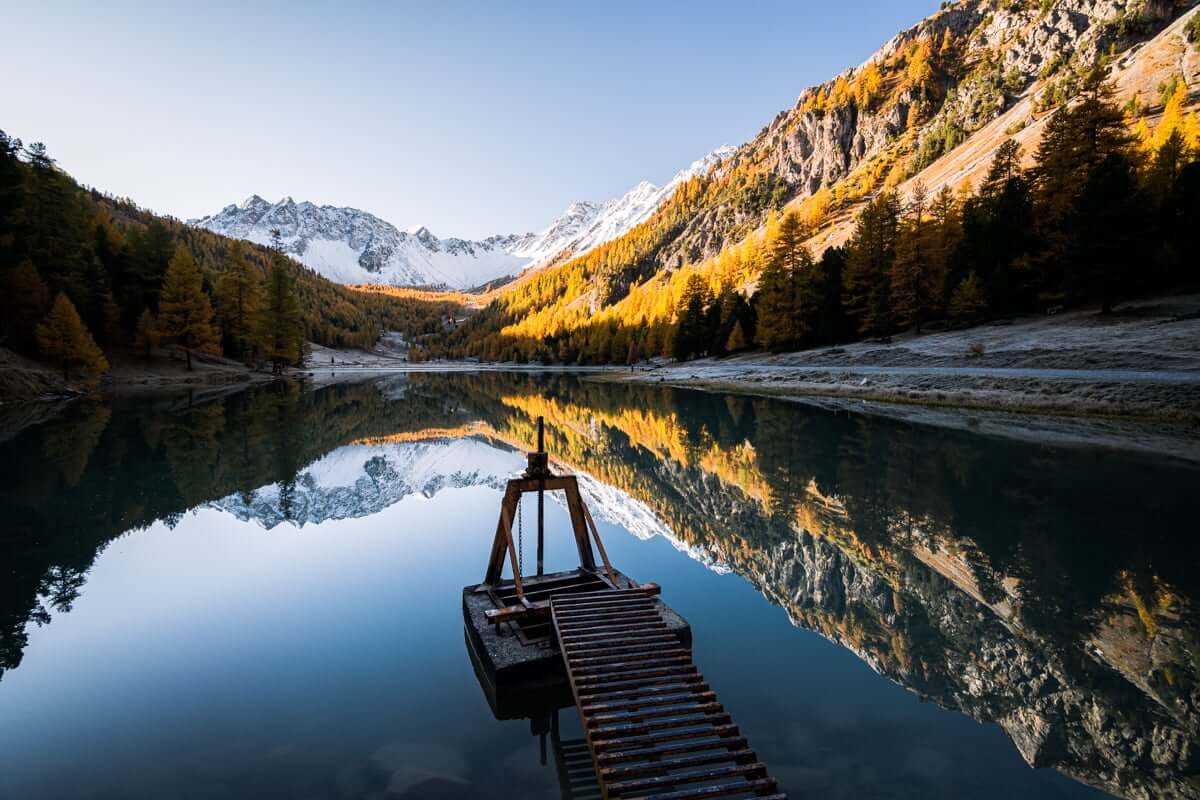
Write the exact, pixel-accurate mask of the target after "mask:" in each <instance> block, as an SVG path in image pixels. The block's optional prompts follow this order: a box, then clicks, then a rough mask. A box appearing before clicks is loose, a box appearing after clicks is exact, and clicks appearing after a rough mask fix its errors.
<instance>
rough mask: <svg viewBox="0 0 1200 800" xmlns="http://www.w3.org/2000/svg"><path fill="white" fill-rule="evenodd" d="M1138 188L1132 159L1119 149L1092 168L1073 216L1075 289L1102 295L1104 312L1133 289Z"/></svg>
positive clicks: (1078, 293)
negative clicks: (1131, 280) (1119, 151)
mask: <svg viewBox="0 0 1200 800" xmlns="http://www.w3.org/2000/svg"><path fill="white" fill-rule="evenodd" d="M1138 194H1139V193H1138V185H1137V177H1136V174H1135V171H1134V167H1133V164H1132V162H1131V161H1130V160H1129V159H1128V158H1126V157H1125V156H1123V155H1121V154H1118V153H1114V154H1112V155H1110V156H1109V157H1108V158H1106V159H1105V160H1104V161H1102V162H1100V163H1099V164H1097V165H1096V166H1095V167H1093V168H1092V169H1091V171H1090V172H1089V173H1088V181H1087V183H1086V184H1085V185H1084V188H1083V191H1082V192H1081V193H1080V196H1079V198H1078V199H1077V201H1076V203H1075V207H1074V209H1073V213H1072V216H1071V218H1070V227H1071V230H1072V236H1071V238H1070V246H1069V249H1068V251H1067V258H1068V261H1069V263H1070V264H1071V266H1072V278H1073V284H1074V285H1073V287H1072V289H1073V294H1074V296H1075V297H1078V298H1081V299H1085V298H1095V299H1097V300H1099V301H1100V310H1101V313H1104V314H1108V313H1111V311H1112V307H1113V304H1114V303H1115V302H1116V301H1117V300H1118V299H1119V297H1120V296H1121V295H1122V294H1124V293H1125V292H1127V291H1128V278H1129V277H1130V276H1132V275H1133V274H1134V272H1133V270H1135V269H1137V266H1136V265H1137V258H1138V248H1137V247H1136V242H1135V239H1134V232H1135V231H1137V230H1139V228H1140V227H1141V225H1140V224H1139V218H1140V216H1141V213H1140V204H1141V199H1140V197H1139V196H1138Z"/></svg>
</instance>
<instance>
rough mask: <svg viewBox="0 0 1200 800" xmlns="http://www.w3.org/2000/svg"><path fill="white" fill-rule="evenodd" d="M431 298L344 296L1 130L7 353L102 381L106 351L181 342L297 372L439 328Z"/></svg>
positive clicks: (341, 289)
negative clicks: (326, 351)
mask: <svg viewBox="0 0 1200 800" xmlns="http://www.w3.org/2000/svg"><path fill="white" fill-rule="evenodd" d="M457 309H458V304H457V303H456V302H454V301H453V300H451V299H444V300H436V301H432V300H430V299H429V298H425V299H418V298H417V297H415V296H414V297H408V296H402V295H398V294H383V293H375V292H361V291H357V290H355V289H352V288H349V287H345V286H340V285H338V284H335V283H332V282H330V281H328V280H326V279H325V278H322V277H320V276H319V275H316V274H315V273H313V272H312V271H311V270H309V269H307V268H305V267H303V266H302V265H300V264H298V263H297V262H295V261H293V260H291V259H289V258H287V257H285V256H283V255H282V254H280V253H279V252H277V251H274V250H272V249H271V248H268V247H262V246H258V245H254V244H249V243H244V242H240V241H235V240H232V239H229V238H226V237H224V236H220V235H217V234H214V233H211V232H209V231H205V230H201V229H198V228H194V227H192V226H189V225H185V224H184V223H182V222H180V221H179V220H176V219H172V218H169V217H160V216H157V215H155V214H153V213H151V212H149V211H146V210H145V209H142V208H139V207H138V206H137V205H135V204H134V203H133V202H131V201H129V200H127V199H120V198H115V197H112V196H109V195H105V194H102V193H100V192H99V191H96V190H93V189H85V188H84V187H81V186H80V185H79V184H77V183H76V182H75V181H74V180H72V178H71V177H70V176H69V175H67V174H66V173H64V172H63V171H62V170H61V169H59V168H58V167H57V166H56V164H55V162H54V159H53V158H51V156H50V155H49V154H48V153H47V152H46V149H45V147H44V146H43V145H41V144H39V143H34V144H30V145H29V146H25V145H23V144H22V142H21V141H20V140H19V139H15V138H12V137H10V136H9V135H7V134H5V133H4V132H2V131H0V345H3V346H6V347H10V348H12V349H14V350H16V351H18V352H22V353H26V354H29V355H34V356H42V357H45V358H48V359H50V360H52V361H53V363H54V364H55V365H56V366H57V365H58V364H59V363H61V364H62V366H63V367H64V371H69V370H73V369H74V370H78V371H79V372H80V373H83V374H93V375H94V374H96V373H97V372H101V371H103V369H104V368H106V366H107V364H106V359H105V358H104V355H103V354H102V351H103V353H108V354H110V355H111V354H112V353H113V352H121V353H128V352H133V353H141V354H143V355H144V354H147V353H149V352H151V351H152V350H153V349H154V348H155V347H156V346H158V345H178V346H179V347H181V348H183V349H185V350H186V351H187V352H188V354H189V358H190V354H191V353H192V352H193V351H195V352H207V353H215V354H224V355H226V356H229V357H233V358H238V359H240V360H243V361H245V362H247V363H258V362H264V361H271V362H274V363H275V364H276V366H277V367H279V368H282V367H283V366H284V365H286V364H289V363H295V362H296V361H297V359H298V358H299V357H300V354H301V352H302V350H303V343H304V342H305V341H312V342H317V343H319V344H323V345H327V346H330V347H358V348H370V347H372V346H374V344H375V342H376V340H377V339H378V337H379V334H380V333H381V332H382V331H386V330H396V331H403V332H405V333H407V334H409V335H411V336H416V335H420V334H423V333H429V332H432V331H434V330H438V329H440V326H441V324H442V319H444V318H445V317H446V316H447V315H451V314H454V313H456V312H457Z"/></svg>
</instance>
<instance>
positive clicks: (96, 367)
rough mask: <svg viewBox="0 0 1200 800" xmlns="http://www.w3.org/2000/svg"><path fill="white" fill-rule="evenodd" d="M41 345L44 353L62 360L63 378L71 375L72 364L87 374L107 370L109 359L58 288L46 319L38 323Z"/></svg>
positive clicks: (39, 343)
mask: <svg viewBox="0 0 1200 800" xmlns="http://www.w3.org/2000/svg"><path fill="white" fill-rule="evenodd" d="M37 338H38V347H39V349H40V350H41V352H42V355H44V356H46V357H47V358H53V359H55V360H57V361H59V362H61V363H62V370H63V378H64V379H65V380H70V379H71V367H72V366H77V367H79V369H80V370H81V371H82V372H83V373H84V374H85V375H88V376H95V375H98V374H100V373H102V372H106V371H107V370H108V361H106V360H105V358H104V354H103V353H101V352H100V348H99V347H97V346H96V341H95V339H93V338H92V335H91V334H90V333H88V329H87V326H85V325H84V324H83V320H82V319H80V317H79V312H77V311H76V310H75V306H74V304H72V303H71V300H70V298H68V297H67V295H66V294H65V293H63V292H59V294H58V297H56V298H55V299H54V306H53V307H52V308H51V309H50V313H49V315H47V317H46V319H45V320H44V321H43V322H42V323H41V324H40V325H38V329H37Z"/></svg>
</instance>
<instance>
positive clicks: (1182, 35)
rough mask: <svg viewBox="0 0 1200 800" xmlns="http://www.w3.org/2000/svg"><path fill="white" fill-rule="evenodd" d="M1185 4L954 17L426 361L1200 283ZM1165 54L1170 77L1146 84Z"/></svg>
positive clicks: (794, 341) (689, 341)
mask: <svg viewBox="0 0 1200 800" xmlns="http://www.w3.org/2000/svg"><path fill="white" fill-rule="evenodd" d="M1193 5H1194V3H1193V2H1191V1H1190V0H1189V1H1187V2H1174V3H1173V2H1142V1H1141V0H1129V2H1122V0H1056V1H1052V0H1043V1H1042V2H1016V1H1015V0H1014V1H1013V2H1003V3H1001V2H992V1H991V0H964V1H963V2H956V3H947V4H944V7H943V9H942V10H941V11H940V12H938V13H937V14H935V15H933V16H931V17H930V18H928V19H927V20H924V21H923V22H921V23H919V24H918V25H916V26H914V27H913V28H912V29H910V30H907V31H904V32H902V33H900V34H898V35H897V36H896V37H894V38H893V39H892V40H891V41H890V42H888V43H887V44H886V45H885V46H884V47H883V48H881V49H880V50H879V51H878V52H877V53H876V54H875V55H873V56H872V57H871V58H870V59H869V60H868V61H867V62H865V63H864V64H863V65H861V66H859V67H855V68H852V69H849V70H847V71H846V72H844V73H842V74H841V75H839V76H837V77H836V78H835V79H833V80H831V81H829V82H828V83H826V84H823V85H821V86H817V87H813V88H810V89H807V90H805V91H804V92H803V93H802V94H801V96H800V98H799V100H798V101H797V104H796V106H795V107H794V108H792V109H789V110H788V111H786V112H782V113H781V114H780V115H778V116H777V117H776V118H775V120H773V121H772V122H771V124H770V125H768V126H767V127H766V128H764V129H763V131H762V133H760V134H759V135H758V136H757V137H756V138H755V139H754V140H752V141H751V142H749V143H747V144H746V145H744V146H743V147H742V148H740V149H739V150H738V152H737V153H736V154H735V155H734V156H733V157H732V158H731V159H729V160H728V161H726V162H725V163H723V164H722V165H721V166H720V167H718V168H717V169H715V170H714V171H712V172H710V173H709V174H707V175H704V176H699V177H696V178H694V179H693V180H691V181H689V182H688V183H686V184H684V185H682V186H680V187H679V188H678V189H677V191H676V193H675V194H674V195H673V196H672V197H671V198H670V199H668V200H667V201H666V202H665V203H664V204H663V205H662V206H660V208H659V209H658V210H657V211H656V213H655V214H654V216H652V217H651V218H650V219H649V220H647V221H646V222H645V223H643V224H642V225H640V226H638V227H637V228H635V229H634V230H632V231H630V232H629V233H628V234H626V235H625V236H623V237H621V238H619V239H616V240H614V241H612V242H609V243H607V244H606V245H604V246H603V247H600V248H598V249H596V250H594V251H593V252H591V253H589V254H587V255H586V256H584V257H582V258H578V259H575V260H573V261H570V262H568V263H566V264H564V265H562V266H560V267H557V268H554V269H550V270H546V271H543V272H540V273H537V274H533V275H529V276H525V277H523V278H522V279H521V280H518V281H516V282H514V283H513V284H511V285H509V286H506V287H503V288H502V289H500V290H498V291H497V292H495V294H494V295H493V296H492V302H491V303H490V304H489V305H488V306H487V307H486V308H485V309H483V310H482V311H481V312H480V313H479V314H478V315H476V316H475V317H473V318H472V319H471V320H469V321H468V322H467V323H466V324H465V325H463V326H461V327H459V328H458V329H457V330H455V331H454V332H453V333H452V334H451V335H450V336H449V337H448V339H447V340H446V341H445V342H444V343H441V344H439V345H438V346H436V347H430V348H428V349H427V350H426V355H428V356H449V357H462V356H478V357H481V358H484V359H498V360H507V359H515V360H518V361H520V360H530V359H535V360H537V359H540V360H549V361H564V362H621V363H624V362H627V361H632V360H636V359H638V358H642V357H646V356H653V355H659V354H663V355H674V356H677V357H681V358H687V357H690V356H694V355H700V354H719V353H723V352H730V351H736V350H740V349H744V348H748V347H755V346H757V347H764V348H769V349H786V348H793V347H801V346H806V345H810V344H816V343H820V342H828V341H845V340H847V339H851V338H856V337H862V336H888V335H891V334H893V333H896V332H898V331H902V330H906V329H910V328H918V327H919V326H921V325H922V324H926V323H933V322H936V323H937V324H945V323H946V322H947V321H952V322H955V323H962V324H967V323H970V322H973V321H978V320H981V319H984V318H987V317H990V316H998V315H1007V314H1011V313H1014V312H1019V311H1030V310H1053V309H1055V308H1057V307H1060V306H1064V305H1071V304H1079V303H1087V302H1099V303H1101V304H1102V305H1104V306H1105V307H1106V308H1107V307H1108V306H1110V305H1111V304H1112V303H1113V302H1114V301H1116V300H1118V299H1120V298H1121V297H1124V296H1128V295H1130V294H1136V293H1141V292H1145V291H1150V290H1155V289H1164V288H1166V289H1169V288H1173V287H1176V286H1181V285H1188V284H1190V283H1194V282H1195V280H1196V279H1195V276H1194V275H1193V274H1191V272H1189V270H1188V269H1187V266H1188V264H1189V263H1190V261H1189V253H1188V250H1189V248H1190V247H1191V246H1192V242H1191V241H1189V239H1188V234H1187V231H1188V230H1189V229H1190V228H1191V226H1192V225H1194V224H1195V220H1196V219H1197V217H1196V214H1197V208H1196V205H1197V199H1196V198H1197V181H1198V178H1197V170H1198V169H1200V168H1198V167H1197V165H1196V157H1197V153H1198V151H1200V133H1198V126H1197V123H1196V120H1195V114H1194V112H1190V109H1191V108H1192V107H1194V98H1193V95H1194V91H1193V89H1194V85H1195V82H1196V75H1197V70H1196V63H1197V59H1196V57H1195V55H1194V54H1195V53H1196V52H1197V51H1196V48H1197V41H1198V40H1200V36H1198V35H1197V28H1198V27H1200V23H1197V22H1196V20H1197V15H1196V14H1194V13H1192V12H1190V11H1189V9H1190V8H1191V7H1192V6H1193ZM1188 14H1191V17H1190V20H1189V19H1185V18H1186V17H1187V15H1188ZM1160 39H1161V40H1162V41H1163V42H1166V44H1167V45H1169V46H1168V47H1167V48H1166V49H1167V50H1169V51H1170V57H1171V59H1173V60H1170V61H1168V60H1165V59H1164V58H1157V57H1156V58H1157V60H1155V61H1154V64H1153V67H1154V70H1156V72H1153V74H1155V75H1158V74H1161V75H1162V78H1161V80H1158V81H1157V82H1156V84H1154V85H1152V86H1151V88H1149V89H1148V90H1145V91H1141V90H1139V89H1138V88H1137V87H1136V86H1134V87H1133V88H1131V85H1130V82H1129V81H1128V80H1125V78H1126V77H1127V76H1128V75H1129V74H1131V73H1133V72H1136V71H1137V70H1142V69H1145V65H1144V64H1142V63H1141V61H1142V60H1146V59H1144V58H1143V56H1144V55H1145V54H1146V53H1148V52H1151V49H1150V45H1151V44H1153V43H1155V42H1159V40H1160ZM1154 52H1155V53H1158V51H1157V50H1155V51H1154ZM1147 74H1150V73H1147ZM1117 77H1120V78H1121V79H1122V83H1121V84H1120V87H1119V88H1118V87H1117V85H1116V84H1115V83H1114V79H1115V78H1117ZM1142 78H1143V79H1142V83H1145V81H1146V80H1148V78H1147V77H1146V76H1145V75H1143V76H1142ZM1189 87H1192V88H1189ZM1018 106H1020V107H1021V108H1027V107H1028V108H1030V109H1031V111H1030V114H1031V116H1030V117H1029V118H1024V117H1022V118H1021V119H1020V120H1019V123H1014V124H1013V125H1012V128H1011V129H1010V130H1007V131H1005V135H1002V136H999V137H998V138H996V139H995V140H994V141H992V140H988V144H987V145H986V148H984V153H985V156H984V157H981V158H982V159H983V160H982V165H983V166H984V167H987V165H989V164H990V171H987V172H986V173H985V174H978V173H976V172H974V171H973V170H974V166H973V165H972V168H971V169H961V170H958V171H957V172H954V173H951V174H949V175H938V177H937V180H936V182H935V183H934V184H933V186H932V187H930V186H928V185H926V184H925V183H924V179H925V177H927V176H930V179H931V181H932V180H933V178H932V175H933V173H934V171H935V167H936V166H938V165H940V164H943V163H947V162H949V161H951V160H952V159H953V157H954V155H955V153H956V152H957V151H958V149H959V148H960V147H963V145H964V143H971V142H976V141H979V139H980V137H982V136H983V135H984V134H986V133H987V132H988V131H987V130H985V129H986V128H987V126H988V125H989V124H991V123H993V122H994V121H996V120H998V119H1000V118H1001V117H1002V116H1003V115H1004V113H1005V112H1006V110H1009V109H1015V108H1017V107H1018ZM1026 126H1028V127H1029V130H1025V128H1026ZM1034 129H1036V131H1037V137H1036V138H1033V137H1032V136H1031V135H1030V133H1031V132H1032V131H1033V130H1034ZM1010 138H1011V139H1013V140H1014V141H1012V142H1005V140H1006V139H1010ZM1018 140H1020V141H1018ZM1022 142H1023V143H1022ZM976 174H978V177H975V179H974V180H972V177H973V176H975V175H976ZM956 176H957V177H956Z"/></svg>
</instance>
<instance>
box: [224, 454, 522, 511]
mask: <svg viewBox="0 0 1200 800" xmlns="http://www.w3.org/2000/svg"><path fill="white" fill-rule="evenodd" d="M524 464H525V459H524V458H523V457H522V456H521V454H520V453H517V452H516V451H511V450H500V449H498V448H496V447H493V446H491V445H489V444H487V443H485V442H482V441H480V440H478V439H453V440H448V441H447V440H442V441H427V442H403V443H398V444H384V445H347V446H346V447H339V448H338V449H337V450H334V451H333V452H331V453H329V454H327V455H325V456H323V457H321V458H319V459H317V460H316V461H314V462H313V463H312V464H309V465H308V467H307V468H305V469H304V470H303V471H302V472H301V473H300V474H299V476H297V478H296V482H295V485H294V486H293V487H292V488H291V490H290V492H289V491H288V489H287V487H284V486H282V485H281V484H278V483H276V484H271V485H270V486H266V487H263V488H262V489H259V490H258V491H256V492H255V493H254V494H253V496H251V497H250V498H249V502H247V500H246V499H245V498H243V497H242V496H241V495H237V494H233V495H229V496H228V497H226V498H224V499H222V500H218V501H217V502H215V503H213V506H214V507H216V508H219V509H221V510H222V511H227V512H229V513H230V514H233V515H234V516H236V517H237V518H238V519H241V520H250V519H254V520H257V521H258V522H259V523H261V524H262V525H263V526H264V527H266V528H274V527H275V526H276V525H278V524H279V523H281V522H283V521H285V520H291V521H292V522H294V523H295V524H297V525H301V526H302V525H305V524H307V523H311V524H314V525H317V524H320V523H322V522H325V521H326V520H330V519H347V518H351V517H365V516H369V515H371V514H376V513H378V512H380V511H383V510H384V509H385V508H387V507H388V506H391V505H393V504H395V503H398V502H400V501H401V500H403V499H404V498H406V497H410V496H412V495H415V494H420V495H424V496H425V497H433V496H434V495H435V494H437V493H438V492H440V491H442V490H443V489H456V488H465V487H468V486H489V487H492V488H493V489H503V488H504V483H505V481H507V480H508V478H509V476H511V475H512V474H514V473H516V472H518V471H520V470H521V469H522V468H523V467H524Z"/></svg>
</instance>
